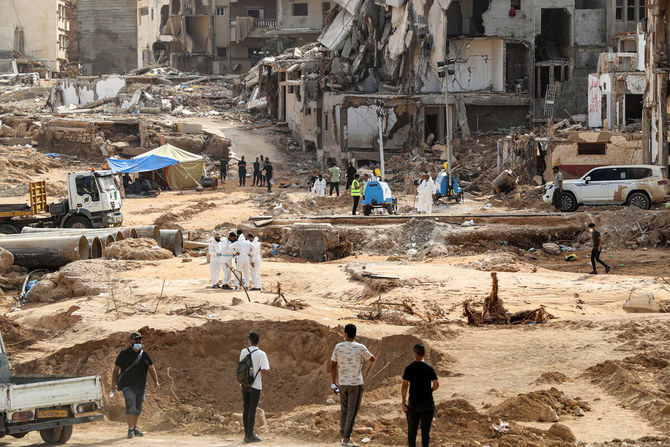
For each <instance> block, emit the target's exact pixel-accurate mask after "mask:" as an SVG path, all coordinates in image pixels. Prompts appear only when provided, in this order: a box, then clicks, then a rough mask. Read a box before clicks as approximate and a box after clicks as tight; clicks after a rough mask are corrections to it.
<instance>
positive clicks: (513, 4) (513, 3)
mask: <svg viewBox="0 0 670 447" xmlns="http://www.w3.org/2000/svg"><path fill="white" fill-rule="evenodd" d="M509 6H510V8H514V9H516V10H517V11H521V0H510V2H509Z"/></svg>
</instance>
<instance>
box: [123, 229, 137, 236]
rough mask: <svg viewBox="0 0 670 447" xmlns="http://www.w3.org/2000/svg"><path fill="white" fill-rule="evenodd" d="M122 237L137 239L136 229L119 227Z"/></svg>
mask: <svg viewBox="0 0 670 447" xmlns="http://www.w3.org/2000/svg"><path fill="white" fill-rule="evenodd" d="M121 234H123V238H124V239H137V230H136V229H134V228H121Z"/></svg>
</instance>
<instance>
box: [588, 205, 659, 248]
mask: <svg viewBox="0 0 670 447" xmlns="http://www.w3.org/2000/svg"><path fill="white" fill-rule="evenodd" d="M587 210H588V209H587ZM592 218H593V221H595V223H596V225H598V231H600V233H601V234H602V236H603V244H604V245H605V249H607V248H616V249H620V248H621V246H626V247H629V248H632V247H639V246H642V247H644V246H654V247H656V246H665V244H666V243H667V242H668V241H670V214H669V213H667V212H666V211H664V210H642V209H639V208H635V207H633V206H625V207H621V208H619V209H616V210H611V211H610V210H604V211H601V210H600V209H598V214H597V215H595V216H594V217H592ZM590 221H591V220H589V222H590ZM576 240H577V241H578V242H579V243H580V244H582V245H588V244H590V243H591V234H590V233H589V231H588V230H587V229H586V228H585V229H584V231H583V232H582V233H581V234H580V235H579V236H578V238H577V239H576Z"/></svg>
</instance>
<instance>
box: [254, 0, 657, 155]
mask: <svg viewBox="0 0 670 447" xmlns="http://www.w3.org/2000/svg"><path fill="white" fill-rule="evenodd" d="M634 1H637V0H631V2H634ZM335 3H336V5H335V7H334V8H333V9H332V10H331V11H330V12H329V14H328V15H327V16H326V18H325V19H324V22H325V26H324V30H323V32H322V34H321V35H320V37H319V39H318V42H319V44H318V45H308V46H304V47H302V48H296V49H291V50H289V51H288V52H286V53H284V54H282V55H281V56H279V57H274V58H265V59H264V60H263V61H262V62H261V64H260V65H259V66H258V67H254V69H252V71H251V72H250V74H249V75H248V76H247V78H246V79H245V81H244V82H245V87H246V88H247V90H248V94H249V106H250V107H252V108H259V109H262V110H264V111H267V113H269V114H270V115H271V116H273V117H275V118H277V119H278V120H280V121H285V122H287V123H288V126H289V127H290V129H291V131H292V133H293V135H294V138H295V139H296V140H298V141H299V142H300V144H301V145H302V146H303V148H305V149H315V151H316V155H317V160H319V161H324V160H326V159H329V158H332V159H334V160H345V159H356V160H366V159H370V160H374V159H378V155H376V154H377V152H378V146H379V127H380V124H379V123H380V122H381V127H382V131H381V134H382V138H383V139H382V143H383V145H384V149H385V150H390V151H393V150H396V149H401V148H403V147H408V146H412V145H416V144H417V143H418V142H423V141H426V139H432V140H433V141H440V140H442V141H444V139H445V138H446V135H447V133H448V132H447V125H449V126H450V127H451V129H452V130H453V131H454V134H455V135H461V136H468V135H469V134H470V133H471V132H481V131H488V130H495V129H498V128H505V127H514V126H524V125H525V126H528V127H530V126H532V125H533V124H535V123H542V122H545V121H546V120H548V119H549V118H556V119H559V118H564V117H569V116H574V115H583V116H586V113H587V97H588V96H587V91H588V75H589V74H590V73H592V72H593V71H594V69H596V68H597V66H598V58H599V55H600V54H601V53H604V52H606V51H607V50H608V49H609V47H608V44H607V43H608V42H613V38H614V36H615V35H616V34H617V33H620V32H634V31H636V27H637V22H638V21H639V20H641V19H644V16H645V10H644V4H643V5H642V7H641V8H635V9H634V11H632V12H629V11H627V10H626V11H623V12H622V11H621V8H619V6H617V3H616V2H615V0H612V1H607V2H605V1H598V0H595V1H584V0H580V1H577V2H575V1H574V0H569V1H568V0H566V1H560V0H559V1H558V2H544V1H539V2H524V1H522V0H519V1H517V0H512V1H510V2H506V1H500V0H459V1H455V0H454V1H450V0H434V1H431V0H410V1H404V0H386V1H385V2H384V1H381V2H380V1H376V2H373V1H371V0H338V1H336V2H335ZM624 9H626V8H624ZM443 63H444V64H446V77H445V78H442V79H441V78H440V76H439V73H440V72H441V71H442V68H441V66H442V64H443ZM444 79H447V81H446V83H445V82H444ZM445 84H446V85H445ZM447 91H448V95H445V93H446V92H447ZM447 97H448V99H447ZM447 102H448V103H449V109H450V116H451V120H450V122H449V123H448V124H447V120H446V117H445V115H446V109H445V103H447ZM378 111H379V112H380V113H379V115H382V117H381V120H380V117H378V116H377V115H378V113H377V112H378ZM431 135H432V137H431Z"/></svg>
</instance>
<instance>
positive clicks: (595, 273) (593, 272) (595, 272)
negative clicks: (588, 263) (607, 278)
mask: <svg viewBox="0 0 670 447" xmlns="http://www.w3.org/2000/svg"><path fill="white" fill-rule="evenodd" d="M597 274H598V272H597V271H595V270H594V271H592V272H591V273H589V275H597Z"/></svg>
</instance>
